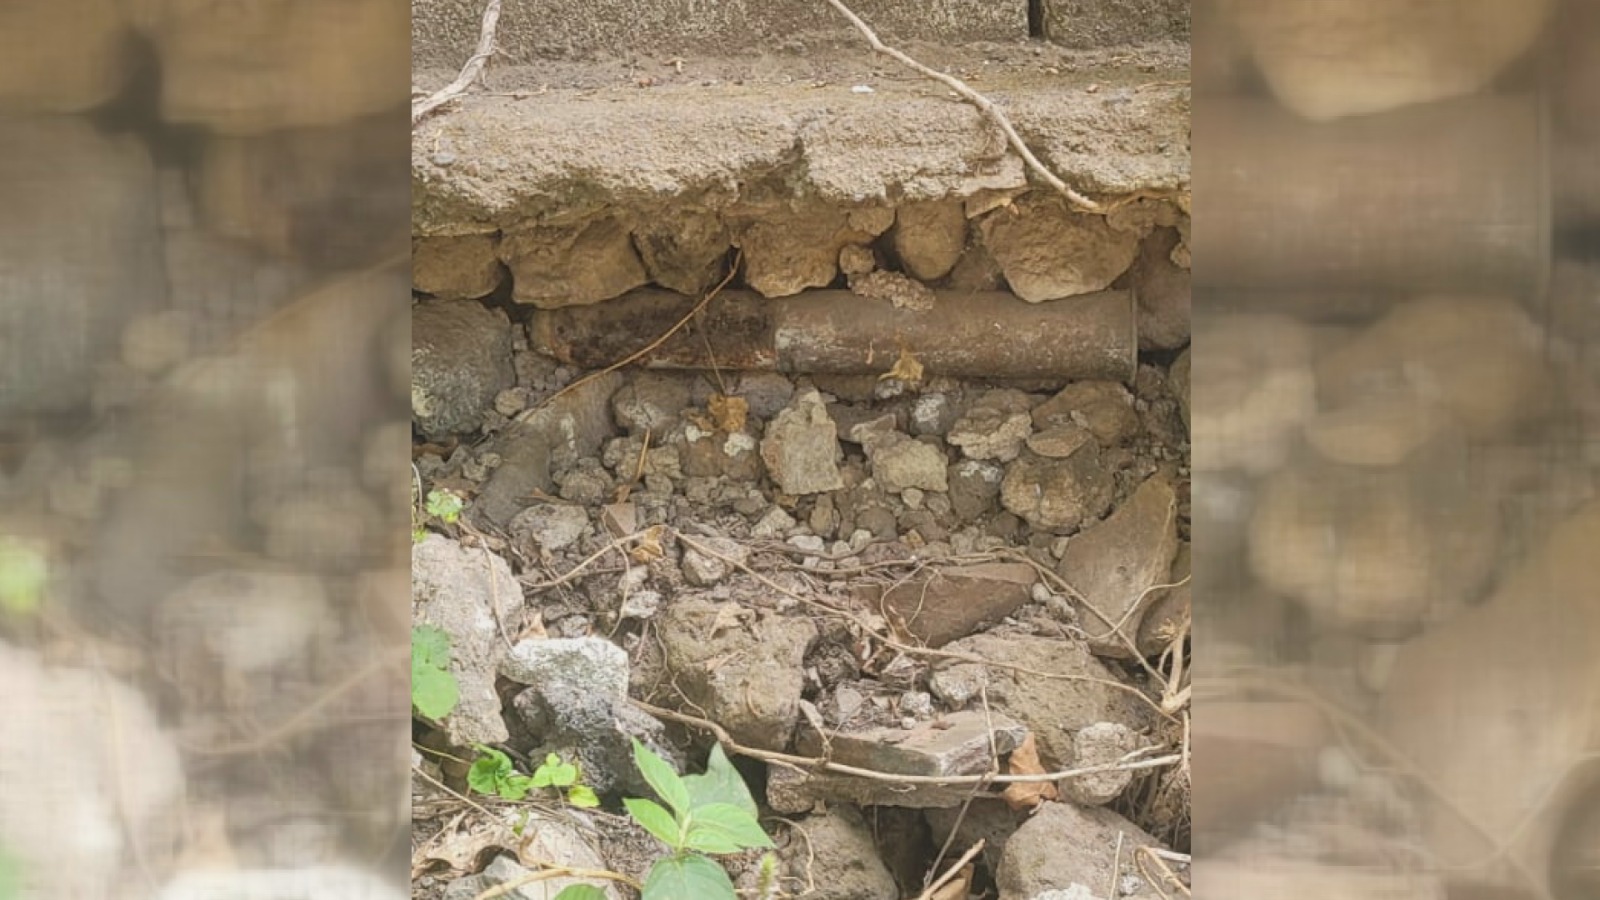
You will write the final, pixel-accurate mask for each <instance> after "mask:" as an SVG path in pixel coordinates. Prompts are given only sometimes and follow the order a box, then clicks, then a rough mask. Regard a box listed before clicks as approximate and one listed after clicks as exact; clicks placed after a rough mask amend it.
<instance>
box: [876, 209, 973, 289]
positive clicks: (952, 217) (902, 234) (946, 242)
mask: <svg viewBox="0 0 1600 900" xmlns="http://www.w3.org/2000/svg"><path fill="white" fill-rule="evenodd" d="M889 237H890V239H891V241H893V244H894V252H895V253H897V254H899V256H900V262H901V264H902V265H904V266H905V268H906V273H907V274H909V275H910V276H911V277H913V278H918V279H921V280H923V281H932V280H934V279H937V278H943V277H944V276H946V275H948V274H950V270H951V269H953V268H955V265H956V261H957V260H959V259H960V258H961V252H962V251H963V250H964V249H966V246H967V214H966V211H965V210H964V209H963V208H962V205H961V203H960V202H959V201H954V200H941V201H932V202H926V203H908V204H906V205H905V206H902V207H900V208H899V210H897V211H896V215H895V224H894V229H893V230H892V231H891V232H890V233H889Z"/></svg>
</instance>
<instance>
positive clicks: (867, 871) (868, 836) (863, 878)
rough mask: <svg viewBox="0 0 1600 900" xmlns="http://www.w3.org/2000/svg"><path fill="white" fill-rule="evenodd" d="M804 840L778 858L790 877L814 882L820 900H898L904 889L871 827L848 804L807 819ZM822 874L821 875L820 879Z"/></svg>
mask: <svg viewBox="0 0 1600 900" xmlns="http://www.w3.org/2000/svg"><path fill="white" fill-rule="evenodd" d="M799 827H800V829H801V830H803V831H804V833H805V837H804V838H803V839H801V840H794V841H790V842H789V843H788V844H787V846H785V847H784V848H783V849H782V850H780V851H779V853H778V855H779V859H781V860H782V861H783V865H784V868H785V869H786V870H787V871H788V873H789V875H790V877H792V878H795V879H796V880H798V881H799V882H801V883H810V881H811V880H812V879H814V880H815V883H816V885H817V890H816V891H815V892H814V893H812V892H807V893H808V895H809V896H812V897H815V898H817V900H899V897H900V888H899V887H898V886H897V885H896V884H895V880H894V876H893V875H891V874H890V873H889V869H888V868H887V867H886V866H885V865H884V864H883V859H882V858H881V857H880V856H879V855H878V848H877V846H876V842H875V841H874V840H873V834H872V829H871V828H870V827H868V825H867V822H866V820H865V819H863V818H862V816H861V813H859V812H857V811H856V810H854V809H851V808H849V807H847V806H841V807H836V808H833V809H829V810H828V811H826V812H822V813H818V814H816V815H812V816H807V817H806V818H805V819H804V820H803V821H801V822H800V823H799ZM818 875H822V877H817V876H818Z"/></svg>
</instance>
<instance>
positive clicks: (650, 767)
mask: <svg viewBox="0 0 1600 900" xmlns="http://www.w3.org/2000/svg"><path fill="white" fill-rule="evenodd" d="M633 761H634V764H635V765H637V766H638V767H639V773H640V774H642V775H643V776H644V780H645V781H647V782H649V784H650V786H651V787H652V788H654V789H655V792H656V794H657V796H659V797H660V798H661V799H662V800H664V801H665V802H666V804H667V805H668V806H670V807H672V811H673V812H674V813H676V814H678V815H680V816H681V815H683V814H684V813H686V812H688V811H689V807H690V805H691V804H690V803H689V789H688V788H686V787H684V785H683V778H682V777H680V776H679V775H678V773H677V772H675V771H673V769H672V764H671V763H669V762H667V761H666V760H664V759H662V758H661V757H659V756H657V755H655V753H653V752H651V750H650V748H649V747H646V746H645V745H644V744H641V743H639V739H638V738H634V739H633Z"/></svg>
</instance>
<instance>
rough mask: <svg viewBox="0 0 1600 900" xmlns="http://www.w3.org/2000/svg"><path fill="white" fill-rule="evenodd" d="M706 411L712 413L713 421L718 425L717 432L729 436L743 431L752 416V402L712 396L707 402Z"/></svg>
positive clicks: (716, 395)
mask: <svg viewBox="0 0 1600 900" xmlns="http://www.w3.org/2000/svg"><path fill="white" fill-rule="evenodd" d="M706 409H707V410H708V411H709V412H710V413H711V421H712V422H715V423H716V426H717V430H718V431H724V432H727V433H728V434H734V433H736V432H740V431H743V430H744V425H745V420H746V419H748V418H749V416H750V402H749V401H748V400H746V399H744V398H743V397H724V396H723V395H721V394H712V395H711V399H710V400H707V401H706Z"/></svg>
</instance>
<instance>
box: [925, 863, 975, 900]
mask: <svg viewBox="0 0 1600 900" xmlns="http://www.w3.org/2000/svg"><path fill="white" fill-rule="evenodd" d="M971 892H972V863H967V864H966V865H964V866H962V867H961V871H960V872H957V873H956V877H954V878H952V879H950V880H949V881H947V882H945V883H944V884H943V885H940V887H939V889H938V890H937V891H934V892H933V893H931V894H929V895H928V900H967V895H968V894H969V893H971Z"/></svg>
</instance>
